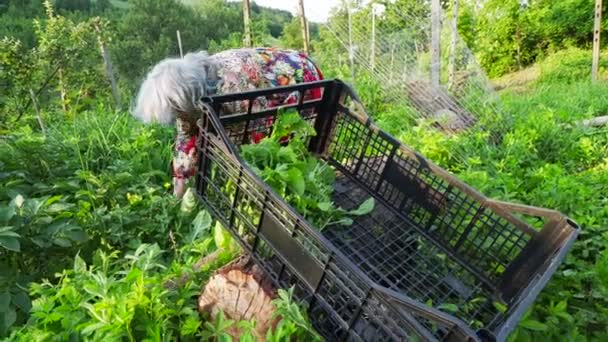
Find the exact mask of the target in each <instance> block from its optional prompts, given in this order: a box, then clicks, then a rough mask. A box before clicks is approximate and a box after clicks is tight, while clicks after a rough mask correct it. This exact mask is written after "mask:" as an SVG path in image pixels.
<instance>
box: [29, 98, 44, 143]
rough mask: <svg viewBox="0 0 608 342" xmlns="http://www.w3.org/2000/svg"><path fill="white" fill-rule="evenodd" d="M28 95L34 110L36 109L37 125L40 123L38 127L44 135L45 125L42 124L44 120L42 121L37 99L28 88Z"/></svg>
mask: <svg viewBox="0 0 608 342" xmlns="http://www.w3.org/2000/svg"><path fill="white" fill-rule="evenodd" d="M30 96H31V98H32V104H33V105H34V110H35V111H36V119H37V120H38V125H40V129H41V130H42V135H44V136H45V137H46V127H45V126H44V122H43V121H42V115H40V108H39V107H38V100H37V99H36V94H35V93H34V91H33V90H32V88H30Z"/></svg>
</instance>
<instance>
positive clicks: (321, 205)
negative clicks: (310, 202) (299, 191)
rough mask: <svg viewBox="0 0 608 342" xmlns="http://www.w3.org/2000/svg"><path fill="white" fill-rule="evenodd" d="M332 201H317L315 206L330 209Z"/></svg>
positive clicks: (323, 209) (324, 209)
mask: <svg viewBox="0 0 608 342" xmlns="http://www.w3.org/2000/svg"><path fill="white" fill-rule="evenodd" d="M331 206H332V203H331V202H319V203H317V207H319V209H320V210H321V211H329V209H331Z"/></svg>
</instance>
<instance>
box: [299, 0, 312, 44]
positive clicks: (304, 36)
mask: <svg viewBox="0 0 608 342" xmlns="http://www.w3.org/2000/svg"><path fill="white" fill-rule="evenodd" d="M298 5H299V11H300V26H301V29H302V41H303V42H304V52H306V54H307V55H308V54H310V40H309V37H308V23H307V22H306V12H305V11H304V0H299V1H298Z"/></svg>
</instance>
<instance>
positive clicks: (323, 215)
mask: <svg viewBox="0 0 608 342" xmlns="http://www.w3.org/2000/svg"><path fill="white" fill-rule="evenodd" d="M315 133H316V132H315V130H314V128H313V127H312V126H310V124H309V123H308V122H306V121H305V120H304V119H302V117H301V116H300V114H299V113H298V112H295V111H293V112H285V113H281V114H280V115H279V116H278V118H277V121H276V122H275V123H274V130H273V132H272V135H271V136H270V137H266V138H264V139H262V140H261V141H260V142H259V143H258V144H249V145H244V146H242V147H241V155H242V157H243V159H244V160H245V161H246V162H247V163H248V164H249V165H250V166H251V167H252V168H253V170H254V172H256V174H258V175H259V176H260V177H261V178H262V179H263V180H264V181H265V182H266V183H267V184H269V185H270V186H271V187H272V188H273V189H274V190H275V191H276V192H277V193H278V194H279V195H280V196H282V197H283V198H285V200H286V201H287V202H288V203H289V204H291V205H292V206H294V208H295V209H296V210H297V211H298V212H299V213H300V214H301V215H303V216H304V217H305V218H307V219H309V220H311V222H312V223H313V224H314V225H315V226H316V227H317V228H318V229H320V230H323V229H325V228H327V227H328V226H331V225H335V224H340V225H351V224H352V223H353V220H352V218H350V217H349V216H362V215H367V214H369V213H370V212H371V211H372V210H373V209H374V202H373V199H372V198H370V199H369V200H368V201H365V202H363V203H362V204H361V206H360V207H359V208H357V209H355V210H351V211H347V210H344V209H342V208H338V207H335V206H334V204H333V202H332V196H331V195H332V192H333V184H334V180H335V177H336V175H335V173H334V171H333V170H332V169H331V168H330V166H329V165H327V164H326V163H322V162H320V161H319V160H318V159H317V158H316V157H314V156H313V155H311V154H310V152H308V149H307V146H306V142H307V141H308V138H309V137H311V136H314V135H315ZM287 137H289V142H288V143H287V144H285V143H284V142H283V141H284V140H285V139H286V138H287ZM282 145H283V146H282Z"/></svg>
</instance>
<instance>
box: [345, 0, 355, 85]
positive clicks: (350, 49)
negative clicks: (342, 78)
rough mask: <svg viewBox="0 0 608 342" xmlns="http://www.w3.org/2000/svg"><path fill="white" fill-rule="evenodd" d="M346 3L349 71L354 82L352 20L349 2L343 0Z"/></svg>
mask: <svg viewBox="0 0 608 342" xmlns="http://www.w3.org/2000/svg"><path fill="white" fill-rule="evenodd" d="M344 2H345V4H346V11H347V12H348V58H349V59H350V73H351V77H352V80H351V81H352V82H353V83H354V82H355V50H354V47H353V22H352V14H351V12H350V3H349V2H348V0H346V1H344Z"/></svg>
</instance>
